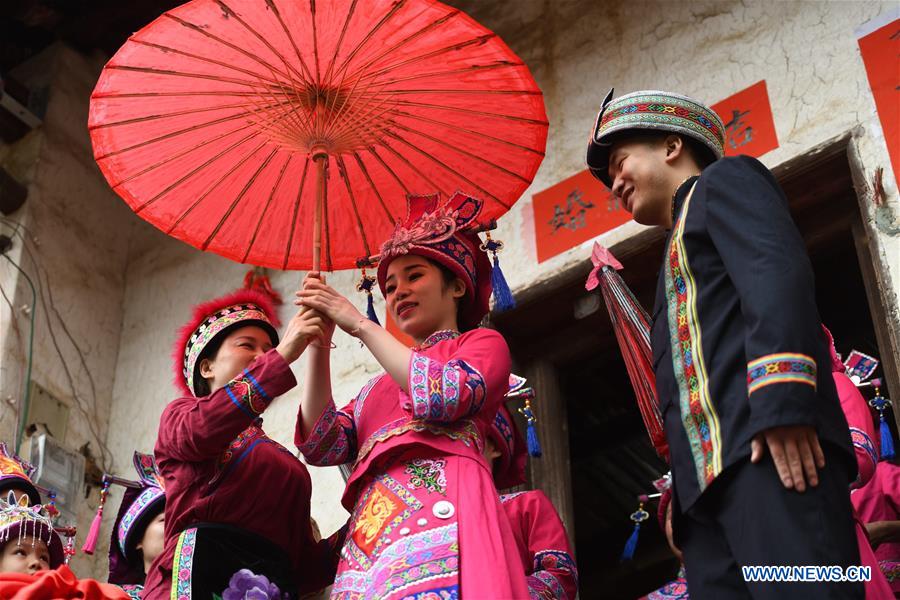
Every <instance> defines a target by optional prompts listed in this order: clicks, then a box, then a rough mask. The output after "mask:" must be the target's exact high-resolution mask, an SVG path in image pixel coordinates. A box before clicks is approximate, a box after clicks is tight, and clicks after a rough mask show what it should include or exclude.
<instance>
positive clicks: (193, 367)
mask: <svg viewBox="0 0 900 600" xmlns="http://www.w3.org/2000/svg"><path fill="white" fill-rule="evenodd" d="M248 325H255V326H257V327H261V328H262V329H263V330H264V331H265V332H266V333H268V334H269V337H270V338H271V340H272V345H273V346H277V345H278V332H277V331H276V330H275V327H276V326H277V325H278V319H277V317H276V316H275V309H274V308H273V306H272V301H271V300H270V299H269V298H267V297H266V296H265V295H264V294H261V293H259V292H256V291H253V290H238V291H236V292H233V293H231V294H228V295H226V296H222V297H221V298H216V299H215V300H210V301H209V302H204V303H202V304H198V305H197V306H195V307H194V311H193V317H192V318H191V320H190V321H188V322H187V323H186V324H185V325H184V326H183V327H182V328H181V330H180V331H179V334H178V341H177V343H176V344H175V350H174V352H173V354H172V359H173V361H174V370H175V384H176V385H177V386H178V388H179V389H181V390H182V391H184V392H185V393H187V394H191V395H193V396H196V395H197V383H198V382H199V381H201V380H202V377H201V376H200V356H201V354H203V350H204V349H206V347H207V346H209V345H210V344H211V343H213V342H214V341H216V340H220V339H222V338H224V337H225V336H226V335H228V334H229V333H230V332H231V331H233V330H234V329H236V328H238V327H246V326H248Z"/></svg>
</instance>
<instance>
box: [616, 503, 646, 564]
mask: <svg viewBox="0 0 900 600" xmlns="http://www.w3.org/2000/svg"><path fill="white" fill-rule="evenodd" d="M649 517H650V513H648V512H647V511H646V510H644V503H643V502H641V503H640V505H639V506H638V509H637V510H636V511H635V512H633V513H631V517H630V518H631V520H632V522H634V529H632V530H631V535H630V536H629V537H628V541H626V542H625V548H624V549H623V550H622V557H621V559H620V560H621V561H622V562H624V561H626V560H631V559H632V558H634V551H635V550H637V544H638V535H640V533H641V522H643V521H646V520H647V519H648V518H649Z"/></svg>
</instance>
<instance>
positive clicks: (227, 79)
mask: <svg viewBox="0 0 900 600" xmlns="http://www.w3.org/2000/svg"><path fill="white" fill-rule="evenodd" d="M106 68H107V69H115V70H119V71H135V72H136V73H147V74H149V75H167V76H169V77H185V78H188V79H206V80H209V81H222V82H224V83H235V84H237V85H242V86H244V87H249V88H253V87H263V88H265V87H267V86H260V85H259V82H257V81H247V80H245V79H235V78H232V77H220V76H218V75H208V74H206V73H188V72H186V71H172V70H169V69H155V68H153V67H133V66H131V65H106ZM270 87H274V88H275V91H280V89H279V88H278V87H275V86H270Z"/></svg>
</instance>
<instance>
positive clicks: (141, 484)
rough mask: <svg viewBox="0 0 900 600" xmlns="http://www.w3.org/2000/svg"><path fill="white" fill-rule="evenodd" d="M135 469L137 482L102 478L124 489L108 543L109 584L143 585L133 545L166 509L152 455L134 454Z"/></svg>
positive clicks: (140, 562)
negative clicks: (151, 522) (122, 486)
mask: <svg viewBox="0 0 900 600" xmlns="http://www.w3.org/2000/svg"><path fill="white" fill-rule="evenodd" d="M134 468H135V470H136V471H137V474H138V481H127V480H123V479H119V478H112V477H109V476H107V477H106V478H105V479H106V480H107V481H110V482H112V483H118V484H120V485H124V486H125V493H124V494H123V495H122V504H120V505H119V512H118V514H117V515H116V520H115V522H114V523H113V528H112V536H111V538H110V541H109V582H110V583H114V584H116V585H126V584H140V583H143V582H144V565H143V562H142V560H141V555H140V553H139V552H138V551H137V549H136V546H137V545H138V544H139V543H140V541H141V539H142V538H143V537H144V531H145V530H146V529H147V525H149V524H150V521H152V520H153V519H154V518H156V516H157V515H158V514H159V513H161V512H162V511H163V510H164V509H165V507H166V494H165V491H164V490H165V486H164V484H163V479H162V476H161V475H160V473H159V469H158V468H157V466H156V460H154V458H153V455H151V454H142V453H140V452H135V453H134Z"/></svg>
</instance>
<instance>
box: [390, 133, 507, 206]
mask: <svg viewBox="0 0 900 600" xmlns="http://www.w3.org/2000/svg"><path fill="white" fill-rule="evenodd" d="M387 135H389V136H391V137H392V138H394V139H395V140H397V141H398V142H401V143H403V144H406V145H407V146H408V147H409V148H411V149H413V150H415V151H416V152H418V153H419V154H421V155H422V156H424V157H426V158H429V159H431V161H432V162H435V163H437V164H438V165H440V166H441V167H443V168H444V169H446V170H447V171H449V172H450V173H452V174H453V175H455V176H456V177H458V178H459V179H461V180H463V181H465V182H466V183H467V184H469V185H470V186H472V187H474V188H475V189H477V190H479V191H480V192H483V193H484V194H485V195H486V196H487V197H489V198H490V199H491V200H493V201H494V202H496V203H497V204H499V205H500V206H502V207H504V208H506V209H507V210H508V209H509V208H510V205H509V204H507V203H506V202H504V201H503V200H501V199H500V198H498V197H497V196H495V195H494V194H492V193H491V192H489V191H487V190H486V189H485V188H483V187H481V186H480V185H478V184H477V183H475V182H474V181H472V180H471V179H469V178H468V177H466V176H465V175H463V174H462V173H460V172H459V171H457V170H456V169H454V168H453V167H451V166H449V165H447V164H446V163H444V162H443V161H441V160H439V159H437V158H435V157H434V156H432V155H431V154H429V153H427V152H425V151H424V150H422V149H421V148H419V147H418V146H416V145H415V144H412V143H410V142H409V141H408V140H407V139H405V138H403V137H400V136H399V135H397V133H395V132H393V131H388V132H387ZM387 147H388V148H390V146H387ZM398 156H399V154H398ZM403 160H406V159H405V158H404V159H403ZM407 162H408V161H407ZM429 183H431V182H430V181H429ZM436 189H437V188H436Z"/></svg>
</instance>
